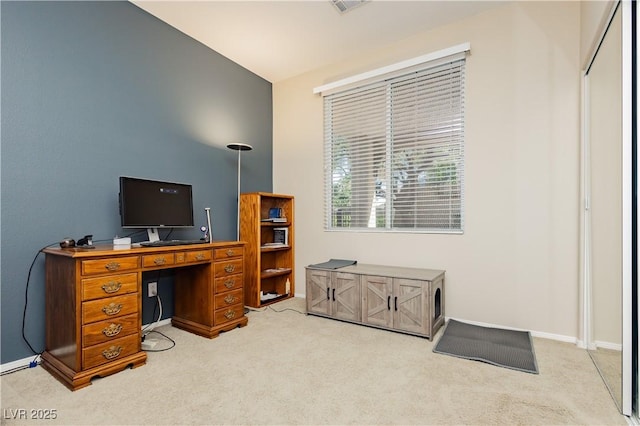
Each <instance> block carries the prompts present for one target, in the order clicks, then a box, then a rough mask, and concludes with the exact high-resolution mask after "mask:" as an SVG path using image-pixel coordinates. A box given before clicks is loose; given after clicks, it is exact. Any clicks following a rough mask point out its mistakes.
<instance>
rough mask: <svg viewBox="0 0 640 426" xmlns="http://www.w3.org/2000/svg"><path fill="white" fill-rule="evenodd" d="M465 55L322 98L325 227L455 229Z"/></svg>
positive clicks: (459, 211)
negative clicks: (461, 57)
mask: <svg viewBox="0 0 640 426" xmlns="http://www.w3.org/2000/svg"><path fill="white" fill-rule="evenodd" d="M464 78H465V59H464V58H463V59H459V58H458V59H455V60H451V61H450V62H445V63H443V62H442V61H438V65H436V66H429V65H428V64H426V65H425V66H424V67H423V68H422V69H420V70H418V71H413V72H408V73H407V74H405V75H400V76H395V77H393V78H389V79H386V80H384V81H379V82H375V83H370V84H367V85H363V86H361V87H357V88H354V89H350V90H345V91H342V92H338V93H333V94H330V95H327V96H325V98H324V126H325V128H324V133H325V173H326V176H325V194H326V197H325V218H326V224H325V227H326V229H329V230H337V229H353V230H375V231H411V232H461V231H462V229H463V183H464V167H463V166H464V164H463V161H464Z"/></svg>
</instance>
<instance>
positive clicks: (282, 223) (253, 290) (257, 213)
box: [240, 192, 295, 308]
mask: <svg viewBox="0 0 640 426" xmlns="http://www.w3.org/2000/svg"><path fill="white" fill-rule="evenodd" d="M294 213H295V211H294V198H293V196H291V195H280V194H270V193H265V192H255V193H246V194H242V195H241V196H240V239H241V240H242V241H245V242H246V243H247V246H246V253H245V265H246V268H245V283H246V287H245V293H244V304H245V305H247V306H251V307H254V308H258V307H260V306H265V305H268V304H270V303H274V302H276V301H279V300H282V299H285V298H289V297H293V295H294V294H295V283H294V246H295V238H294V233H295V227H294Z"/></svg>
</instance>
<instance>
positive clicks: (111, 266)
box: [104, 262, 120, 271]
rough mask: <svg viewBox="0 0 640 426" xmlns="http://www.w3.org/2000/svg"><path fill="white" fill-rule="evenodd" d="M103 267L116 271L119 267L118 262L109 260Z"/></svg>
mask: <svg viewBox="0 0 640 426" xmlns="http://www.w3.org/2000/svg"><path fill="white" fill-rule="evenodd" d="M104 267H105V268H107V270H109V271H117V270H118V269H120V264H119V263H118V262H109V263H107V264H106V265H104Z"/></svg>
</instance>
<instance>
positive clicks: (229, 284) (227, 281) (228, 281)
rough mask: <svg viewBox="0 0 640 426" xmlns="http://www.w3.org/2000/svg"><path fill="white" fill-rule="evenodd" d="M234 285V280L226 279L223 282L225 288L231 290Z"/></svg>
mask: <svg viewBox="0 0 640 426" xmlns="http://www.w3.org/2000/svg"><path fill="white" fill-rule="evenodd" d="M235 284H236V280H232V279H228V280H226V281H225V282H224V286H225V287H226V288H232V287H233V286H234V285H235Z"/></svg>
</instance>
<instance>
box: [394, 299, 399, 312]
mask: <svg viewBox="0 0 640 426" xmlns="http://www.w3.org/2000/svg"><path fill="white" fill-rule="evenodd" d="M393 305H394V308H395V309H396V311H397V310H398V296H396V297H394V298H393Z"/></svg>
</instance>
